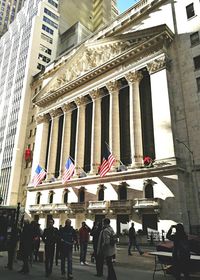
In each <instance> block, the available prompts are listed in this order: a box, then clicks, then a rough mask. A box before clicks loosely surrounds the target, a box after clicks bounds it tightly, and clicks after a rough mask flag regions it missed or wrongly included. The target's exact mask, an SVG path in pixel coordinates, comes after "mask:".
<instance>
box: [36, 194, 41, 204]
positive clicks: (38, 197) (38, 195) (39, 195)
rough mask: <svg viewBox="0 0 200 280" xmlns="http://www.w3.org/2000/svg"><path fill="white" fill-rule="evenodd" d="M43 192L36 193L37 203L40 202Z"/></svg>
mask: <svg viewBox="0 0 200 280" xmlns="http://www.w3.org/2000/svg"><path fill="white" fill-rule="evenodd" d="M40 198H41V192H38V193H37V194H36V204H40Z"/></svg>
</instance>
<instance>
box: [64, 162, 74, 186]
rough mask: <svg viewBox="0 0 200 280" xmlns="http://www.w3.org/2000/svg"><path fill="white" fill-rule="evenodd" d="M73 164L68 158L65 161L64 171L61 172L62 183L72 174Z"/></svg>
mask: <svg viewBox="0 0 200 280" xmlns="http://www.w3.org/2000/svg"><path fill="white" fill-rule="evenodd" d="M74 169H75V165H74V164H73V162H72V161H71V159H70V158H68V160H67V162H66V163H65V171H64V172H63V177H62V184H65V183H66V182H67V181H68V180H69V179H70V178H71V177H72V176H73V174H74Z"/></svg>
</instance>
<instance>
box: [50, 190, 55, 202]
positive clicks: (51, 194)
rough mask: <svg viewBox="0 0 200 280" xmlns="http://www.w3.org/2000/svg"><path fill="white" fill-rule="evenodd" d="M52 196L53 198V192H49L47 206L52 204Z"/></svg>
mask: <svg viewBox="0 0 200 280" xmlns="http://www.w3.org/2000/svg"><path fill="white" fill-rule="evenodd" d="M53 196H54V192H53V191H50V192H49V204H52V203H53Z"/></svg>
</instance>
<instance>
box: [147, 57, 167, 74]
mask: <svg viewBox="0 0 200 280" xmlns="http://www.w3.org/2000/svg"><path fill="white" fill-rule="evenodd" d="M165 68H166V69H169V68H170V60H169V59H168V58H167V57H166V56H165V55H163V56H162V57H160V58H157V59H155V60H154V61H152V62H149V63H147V69H148V71H149V74H153V73H156V72H158V71H161V70H162V69H165Z"/></svg>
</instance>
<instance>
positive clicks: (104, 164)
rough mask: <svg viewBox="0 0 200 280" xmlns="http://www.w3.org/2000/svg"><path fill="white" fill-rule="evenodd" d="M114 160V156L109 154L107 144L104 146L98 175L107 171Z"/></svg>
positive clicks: (102, 174) (103, 174)
mask: <svg viewBox="0 0 200 280" xmlns="http://www.w3.org/2000/svg"><path fill="white" fill-rule="evenodd" d="M114 162H115V158H114V156H113V155H112V154H111V152H110V151H109V149H108V147H107V145H106V148H105V153H104V157H103V161H102V164H101V165H100V166H99V170H98V172H99V175H100V176H101V177H103V176H105V175H106V173H107V172H108V171H110V169H111V167H112V165H113V163H114Z"/></svg>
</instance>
